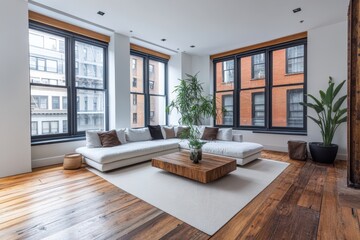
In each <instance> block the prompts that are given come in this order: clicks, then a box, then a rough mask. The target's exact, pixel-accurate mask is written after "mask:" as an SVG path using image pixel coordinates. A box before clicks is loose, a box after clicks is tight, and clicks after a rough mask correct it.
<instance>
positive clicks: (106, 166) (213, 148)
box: [76, 134, 263, 172]
mask: <svg viewBox="0 0 360 240" xmlns="http://www.w3.org/2000/svg"><path fill="white" fill-rule="evenodd" d="M118 136H119V134H118ZM121 138H124V137H120V136H119V139H121ZM144 139H147V140H144ZM150 139H151V137H150ZM150 139H149V137H145V138H142V139H140V140H139V141H137V139H132V141H126V143H122V144H121V145H119V146H115V147H107V148H102V147H86V146H85V147H80V148H77V149H76V152H78V153H80V154H82V155H83V156H84V159H85V161H86V163H87V164H88V165H90V166H91V167H94V168H96V169H98V170H100V171H103V172H105V171H109V170H113V169H116V168H120V167H124V166H128V165H132V164H136V163H140V162H144V161H148V160H150V159H151V158H153V157H156V156H161V155H165V154H169V153H174V152H178V151H180V150H182V149H189V146H188V141H187V140H182V139H179V138H171V139H161V140H150ZM231 139H232V141H224V140H213V141H207V142H208V143H206V144H205V145H204V146H203V152H204V153H208V154H214V155H221V156H226V157H231V158H235V159H236V161H237V164H238V165H245V164H247V163H249V162H251V161H253V160H255V159H257V158H259V157H260V152H261V150H262V149H263V146H262V145H260V144H257V143H250V142H243V141H242V136H241V135H240V134H234V135H232V137H231ZM127 140H129V138H128V136H127ZM123 142H125V141H124V140H123ZM189 161H190V160H189Z"/></svg>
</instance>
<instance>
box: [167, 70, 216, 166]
mask: <svg viewBox="0 0 360 240" xmlns="http://www.w3.org/2000/svg"><path fill="white" fill-rule="evenodd" d="M203 92H204V89H203V87H202V83H201V82H200V81H199V80H198V77H197V74H195V75H190V74H186V78H185V79H180V84H179V85H177V86H175V89H174V91H173V93H175V94H176V98H175V99H174V100H172V101H171V102H170V104H169V105H168V106H167V107H166V111H167V113H169V112H170V111H172V110H173V109H176V110H177V111H178V112H179V113H180V114H181V118H180V119H179V123H180V124H182V125H185V126H189V128H190V131H189V132H188V133H189V134H188V136H186V137H187V138H188V139H189V147H190V151H191V154H190V158H192V160H193V161H194V162H197V160H201V148H202V146H203V145H204V144H205V142H203V141H201V140H200V132H199V130H198V128H197V127H196V125H201V123H202V120H203V119H204V118H206V117H215V116H216V109H215V104H214V100H213V98H212V96H205V95H204V94H203ZM183 137H185V136H183Z"/></svg>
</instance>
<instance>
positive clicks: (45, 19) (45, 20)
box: [29, 11, 110, 43]
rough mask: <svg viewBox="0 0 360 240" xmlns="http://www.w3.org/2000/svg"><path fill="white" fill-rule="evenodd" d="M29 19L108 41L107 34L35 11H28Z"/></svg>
mask: <svg viewBox="0 0 360 240" xmlns="http://www.w3.org/2000/svg"><path fill="white" fill-rule="evenodd" d="M29 20H32V21H35V22H38V23H42V24H46V25H48V26H51V27H56V28H59V29H61V30H65V31H69V32H73V33H76V34H79V35H83V36H85V37H89V38H93V39H96V40H99V41H102V42H106V43H109V42H110V37H109V36H107V35H104V34H101V33H98V32H94V31H91V30H89V29H86V28H82V27H78V26H75V25H73V24H70V23H67V22H63V21H60V20H57V19H54V18H51V17H48V16H45V15H42V14H40V13H37V12H33V11H29Z"/></svg>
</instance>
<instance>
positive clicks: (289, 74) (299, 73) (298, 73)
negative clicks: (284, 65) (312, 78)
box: [285, 72, 304, 76]
mask: <svg viewBox="0 0 360 240" xmlns="http://www.w3.org/2000/svg"><path fill="white" fill-rule="evenodd" d="M302 74H304V72H297V73H285V76H293V75H302Z"/></svg>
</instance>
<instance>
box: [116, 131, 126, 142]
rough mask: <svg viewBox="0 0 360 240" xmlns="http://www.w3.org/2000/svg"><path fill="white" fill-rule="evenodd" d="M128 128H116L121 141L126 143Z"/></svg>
mask: <svg viewBox="0 0 360 240" xmlns="http://www.w3.org/2000/svg"><path fill="white" fill-rule="evenodd" d="M125 132H126V129H125V128H123V129H118V130H116V134H117V136H118V139H119V141H120V142H121V144H125V143H126V133H125Z"/></svg>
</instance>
